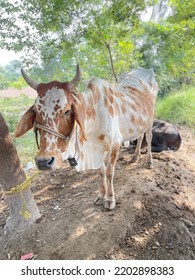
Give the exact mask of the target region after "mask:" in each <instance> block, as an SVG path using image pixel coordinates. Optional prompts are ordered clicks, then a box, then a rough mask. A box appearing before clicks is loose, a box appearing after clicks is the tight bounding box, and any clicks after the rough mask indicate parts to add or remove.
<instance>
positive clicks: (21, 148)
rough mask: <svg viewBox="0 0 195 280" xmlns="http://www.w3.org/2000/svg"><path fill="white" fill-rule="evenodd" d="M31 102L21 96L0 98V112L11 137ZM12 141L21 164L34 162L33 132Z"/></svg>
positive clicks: (24, 96)
mask: <svg viewBox="0 0 195 280" xmlns="http://www.w3.org/2000/svg"><path fill="white" fill-rule="evenodd" d="M33 102H34V100H33V99H30V98H28V97H27V96H26V95H22V94H21V95H20V96H19V97H12V98H0V112H1V114H2V115H3V117H4V119H5V121H6V123H7V125H8V128H9V131H10V133H11V135H12V137H13V134H14V130H15V127H16V125H17V123H18V122H19V120H20V118H21V117H22V115H23V114H24V113H25V112H26V111H27V110H28V108H29V107H30V106H31V105H32V104H33ZM13 140H14V144H15V146H16V149H17V152H18V155H19V158H20V160H21V162H22V164H23V165H25V164H26V163H27V162H28V161H32V162H34V156H35V153H36V150H37V148H36V143H35V137H34V132H33V130H31V131H28V132H27V133H26V134H25V135H24V136H22V137H20V138H16V139H14V138H13Z"/></svg>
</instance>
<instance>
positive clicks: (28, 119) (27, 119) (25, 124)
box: [14, 105, 36, 137]
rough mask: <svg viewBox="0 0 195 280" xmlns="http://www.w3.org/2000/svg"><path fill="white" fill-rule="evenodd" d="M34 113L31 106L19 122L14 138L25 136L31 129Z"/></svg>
mask: <svg viewBox="0 0 195 280" xmlns="http://www.w3.org/2000/svg"><path fill="white" fill-rule="evenodd" d="M35 116H36V112H35V110H34V105H33V106H31V107H30V108H29V109H28V111H27V112H26V113H25V114H24V115H23V117H22V118H21V120H20V121H19V123H18V125H17V127H16V129H15V132H14V136H15V137H20V136H22V135H23V134H25V133H26V132H27V131H28V130H30V129H31V128H32V127H33V124H34V120H35Z"/></svg>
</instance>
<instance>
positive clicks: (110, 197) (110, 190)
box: [104, 144, 120, 210]
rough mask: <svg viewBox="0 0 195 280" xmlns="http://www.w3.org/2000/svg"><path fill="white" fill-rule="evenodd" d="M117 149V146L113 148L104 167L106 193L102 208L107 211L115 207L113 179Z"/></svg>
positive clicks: (118, 146)
mask: <svg viewBox="0 0 195 280" xmlns="http://www.w3.org/2000/svg"><path fill="white" fill-rule="evenodd" d="M119 148H120V145H119V144H116V145H115V146H113V148H112V150H111V153H110V155H109V157H108V163H107V167H106V177H107V191H106V199H105V204H104V207H105V208H106V209H108V210H112V209H114V208H115V206H116V201H115V193H114V186H113V178H114V173H115V164H116V160H117V158H118V154H119Z"/></svg>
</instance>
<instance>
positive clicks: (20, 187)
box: [3, 171, 40, 196]
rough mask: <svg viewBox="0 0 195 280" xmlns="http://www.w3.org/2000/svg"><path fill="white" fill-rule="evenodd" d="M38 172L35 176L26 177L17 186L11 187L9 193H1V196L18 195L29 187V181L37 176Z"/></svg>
mask: <svg viewBox="0 0 195 280" xmlns="http://www.w3.org/2000/svg"><path fill="white" fill-rule="evenodd" d="M39 173H40V171H37V172H36V173H35V174H33V175H32V176H31V177H27V179H26V181H24V182H23V183H22V184H20V185H17V186H16V187H12V188H11V189H10V190H9V191H3V194H5V195H6V196H9V195H14V194H17V193H20V192H22V191H25V190H26V189H28V188H29V187H30V183H31V181H32V180H33V179H34V178H35V177H37V176H38V175H39Z"/></svg>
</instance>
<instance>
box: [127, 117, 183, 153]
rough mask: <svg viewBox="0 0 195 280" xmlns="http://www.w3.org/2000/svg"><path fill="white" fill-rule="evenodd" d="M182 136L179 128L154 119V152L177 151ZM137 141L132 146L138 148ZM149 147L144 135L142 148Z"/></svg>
mask: <svg viewBox="0 0 195 280" xmlns="http://www.w3.org/2000/svg"><path fill="white" fill-rule="evenodd" d="M181 141H182V140H181V135H180V133H179V131H178V129H177V127H176V126H175V125H173V124H170V123H168V122H165V121H161V120H157V119H154V122H153V128H152V152H162V151H168V150H173V151H176V150H178V149H179V147H180V145H181ZM136 143H137V141H136V140H135V141H132V142H131V144H130V146H131V147H132V146H136ZM146 146H147V143H146V138H145V135H144V138H143V141H142V148H145V147H146Z"/></svg>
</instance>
